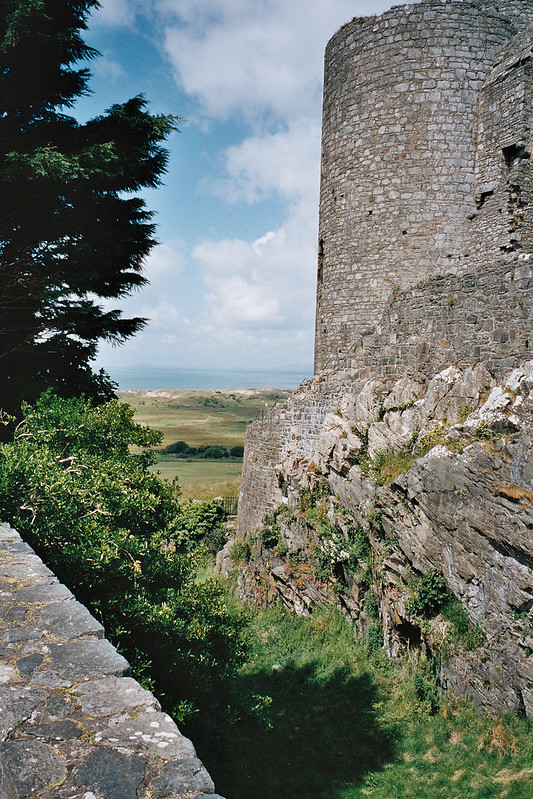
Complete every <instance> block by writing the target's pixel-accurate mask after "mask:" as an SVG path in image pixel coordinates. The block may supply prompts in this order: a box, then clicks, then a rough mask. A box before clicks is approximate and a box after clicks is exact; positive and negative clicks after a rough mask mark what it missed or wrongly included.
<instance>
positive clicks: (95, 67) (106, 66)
mask: <svg viewBox="0 0 533 799" xmlns="http://www.w3.org/2000/svg"><path fill="white" fill-rule="evenodd" d="M91 71H92V72H94V74H95V75H99V76H101V77H102V78H106V79H108V80H112V81H117V80H119V79H120V78H123V77H124V75H125V74H126V71H125V69H124V67H123V66H122V64H119V63H118V61H113V60H112V59H110V58H107V56H106V55H105V54H103V55H102V56H100V58H97V59H96V60H95V61H94V63H93V64H92V65H91Z"/></svg>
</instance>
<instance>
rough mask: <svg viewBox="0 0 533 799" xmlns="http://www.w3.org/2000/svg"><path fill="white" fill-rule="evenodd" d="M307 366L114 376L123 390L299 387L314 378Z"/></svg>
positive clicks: (137, 371)
mask: <svg viewBox="0 0 533 799" xmlns="http://www.w3.org/2000/svg"><path fill="white" fill-rule="evenodd" d="M312 374H313V371H312V369H311V368H309V371H306V370H305V369H302V368H300V369H297V368H295V369H278V370H274V369H272V370H257V371H253V370H251V369H211V370H209V369H160V368H157V367H145V366H139V367H138V368H137V367H135V368H133V367H127V368H126V367H124V368H115V369H113V370H110V375H111V379H112V380H114V381H115V383H118V388H119V390H120V391H153V390H155V389H166V388H175V389H182V390H186V391H201V390H213V391H227V390H230V389H235V388H243V389H245V388H250V389H252V388H283V389H293V388H297V387H298V386H299V385H300V383H301V382H302V381H303V380H306V379H307V378H309V377H312Z"/></svg>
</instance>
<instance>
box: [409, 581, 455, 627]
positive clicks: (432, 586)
mask: <svg viewBox="0 0 533 799" xmlns="http://www.w3.org/2000/svg"><path fill="white" fill-rule="evenodd" d="M450 598H451V591H450V589H449V588H448V586H447V585H446V581H445V579H444V577H443V576H442V574H441V573H440V572H439V571H437V569H430V570H429V571H428V572H426V573H425V574H424V575H422V577H421V579H420V581H419V583H418V584H417V585H416V587H415V588H414V590H413V592H412V594H411V597H410V599H409V602H408V610H409V612H410V613H414V614H415V615H419V616H426V617H430V616H434V615H435V614H436V613H438V612H439V610H440V609H441V608H442V607H443V605H445V604H446V603H447V602H449V600H450Z"/></svg>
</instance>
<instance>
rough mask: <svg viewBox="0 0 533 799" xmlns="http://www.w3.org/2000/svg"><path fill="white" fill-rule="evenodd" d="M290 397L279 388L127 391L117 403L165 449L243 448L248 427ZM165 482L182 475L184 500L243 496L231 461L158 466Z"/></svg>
mask: <svg viewBox="0 0 533 799" xmlns="http://www.w3.org/2000/svg"><path fill="white" fill-rule="evenodd" d="M290 393H291V392H289V391H281V390H276V389H257V390H249V391H244V390H235V391H227V392H222V391H179V390H173V389H169V390H165V391H123V392H120V393H119V398H120V399H121V400H122V401H124V402H127V403H129V404H130V405H131V406H132V407H133V408H135V410H136V417H135V418H136V421H137V422H139V423H140V424H145V425H148V426H149V427H155V428H156V429H157V430H161V432H162V433H163V442H162V445H161V446H164V447H165V446H167V445H168V444H173V443H174V442H175V441H186V442H187V443H188V444H189V445H190V446H200V445H202V444H205V445H207V446H216V445H221V446H224V447H227V448H228V449H230V448H231V447H234V446H237V445H239V444H240V445H242V444H244V431H245V429H246V425H247V424H248V423H249V422H250V421H253V420H254V419H255V418H256V417H258V415H260V414H262V413H264V412H266V411H267V410H269V409H270V408H272V406H273V405H274V404H275V403H276V402H278V401H280V400H283V399H284V398H285V397H287V396H288V395H289V394H290ZM154 468H155V469H156V470H158V471H160V472H161V476H162V477H163V478H164V479H172V478H173V477H175V476H178V477H179V479H180V484H181V487H182V491H183V496H184V497H185V498H191V499H210V498H212V497H215V496H235V495H237V494H238V493H239V486H240V476H241V471H242V469H241V464H240V463H235V462H233V463H228V462H227V461H224V460H220V461H203V460H198V461H179V460H175V461H168V460H165V461H160V462H158V463H157V464H156V466H155V467H154Z"/></svg>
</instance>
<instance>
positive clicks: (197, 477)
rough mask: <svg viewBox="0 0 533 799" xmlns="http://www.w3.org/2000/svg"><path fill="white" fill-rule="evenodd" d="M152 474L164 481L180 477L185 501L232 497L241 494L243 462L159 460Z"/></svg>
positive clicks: (152, 468) (151, 468) (151, 469)
mask: <svg viewBox="0 0 533 799" xmlns="http://www.w3.org/2000/svg"><path fill="white" fill-rule="evenodd" d="M150 471H155V472H160V477H161V478H162V479H163V480H172V479H174V477H178V478H179V481H180V486H181V491H182V496H183V498H184V499H213V497H232V496H237V494H238V493H239V488H240V478H241V474H242V461H230V462H228V461H226V460H220V461H206V460H198V461H179V460H171V461H159V462H158V463H156V464H155V466H152V467H150Z"/></svg>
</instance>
